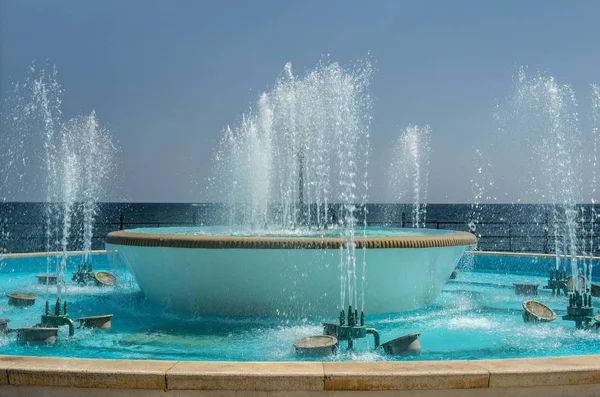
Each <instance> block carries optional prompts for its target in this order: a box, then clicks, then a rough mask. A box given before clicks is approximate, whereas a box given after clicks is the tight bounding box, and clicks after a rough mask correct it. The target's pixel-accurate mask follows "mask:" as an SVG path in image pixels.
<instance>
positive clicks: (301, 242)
mask: <svg viewBox="0 0 600 397" xmlns="http://www.w3.org/2000/svg"><path fill="white" fill-rule="evenodd" d="M354 242H355V244H356V248H358V249H361V248H368V249H377V248H434V247H453V246H462V245H474V244H477V238H476V237H475V236H474V235H473V234H471V233H467V232H455V231H453V232H451V233H448V234H443V235H434V236H396V237H366V238H364V237H356V238H355V239H354ZM106 243H107V244H114V245H127V246H136V247H168V248H209V249H228V248H229V249H231V248H238V249H339V248H340V247H341V246H343V245H344V242H343V241H342V240H341V239H340V238H331V237H328V238H308V237H307V238H298V237H238V236H189V235H187V236H180V235H169V234H143V233H132V232H128V231H126V230H120V231H117V232H111V233H109V234H108V235H107V236H106Z"/></svg>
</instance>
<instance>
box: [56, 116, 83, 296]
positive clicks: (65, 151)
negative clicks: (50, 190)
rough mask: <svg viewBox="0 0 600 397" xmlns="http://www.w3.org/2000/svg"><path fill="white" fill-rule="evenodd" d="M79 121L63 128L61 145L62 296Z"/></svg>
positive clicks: (76, 173)
mask: <svg viewBox="0 0 600 397" xmlns="http://www.w3.org/2000/svg"><path fill="white" fill-rule="evenodd" d="M78 132H79V131H78V129H77V122H76V120H69V121H68V122H67V123H65V124H64V125H63V126H62V128H61V131H60V133H61V140H60V146H59V152H58V153H59V158H60V160H61V161H60V163H59V165H60V166H59V167H58V170H57V171H58V173H57V177H58V178H57V181H58V183H57V185H58V192H59V194H60V197H59V200H60V201H59V202H60V203H61V206H62V208H61V215H62V220H61V226H62V230H61V240H60V246H61V256H60V261H59V262H57V269H56V274H57V276H58V277H57V286H58V297H59V298H61V295H62V287H63V284H64V275H65V271H66V269H67V258H68V256H69V252H68V251H69V240H70V237H71V224H72V216H73V207H74V205H75V203H76V200H77V196H78V194H79V187H80V186H79V183H78V182H79V180H80V175H79V174H80V171H81V169H80V163H79V160H80V159H79V157H78V156H77V152H76V138H77V133H78Z"/></svg>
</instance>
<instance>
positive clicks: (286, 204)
mask: <svg viewBox="0 0 600 397" xmlns="http://www.w3.org/2000/svg"><path fill="white" fill-rule="evenodd" d="M371 73H372V72H371V65H370V63H369V62H363V63H359V64H358V65H356V67H355V68H354V69H352V70H345V69H343V68H342V67H341V66H340V65H338V64H337V63H323V64H321V65H319V66H318V67H317V68H315V69H314V70H313V71H310V72H309V73H307V74H306V76H303V77H298V76H295V75H294V74H293V73H292V67H291V65H290V64H287V65H286V66H285V69H284V71H283V74H282V75H281V76H280V78H279V79H278V81H277V83H276V84H275V87H274V88H273V89H272V90H271V91H269V92H266V93H263V94H261V95H260V96H259V100H258V105H257V110H256V111H249V112H248V113H247V114H244V116H243V117H242V121H241V122H240V124H239V125H237V126H233V127H227V128H225V129H224V131H223V135H222V139H221V142H220V145H219V148H218V150H217V152H216V155H215V170H216V171H215V177H214V178H212V179H211V185H210V189H211V191H212V193H213V194H214V195H215V197H216V199H217V200H218V201H223V200H225V201H226V204H227V208H228V210H226V211H228V214H229V215H228V217H229V225H227V226H224V227H192V228H160V229H152V228H146V229H133V230H128V231H127V230H126V231H118V232H112V233H110V234H109V235H108V237H107V239H106V243H107V249H108V250H115V251H118V253H119V254H120V256H121V257H122V258H123V260H124V262H125V263H126V264H127V266H128V268H129V269H130V271H131V272H132V274H133V275H134V277H135V278H136V281H137V283H138V285H139V286H140V288H141V289H142V291H143V293H144V295H145V296H146V297H147V298H148V299H149V300H151V301H153V302H157V303H160V304H162V305H166V306H168V307H171V308H176V309H179V310H184V311H195V312H199V313H209V314H219V315H280V316H314V315H330V314H331V313H336V312H339V311H340V310H341V309H342V308H344V307H347V306H348V305H349V306H352V307H354V308H360V311H366V312H368V313H370V314H376V313H390V312H397V311H403V310H411V309H416V308H420V307H424V306H427V305H430V304H431V303H432V302H433V300H434V299H435V298H436V296H437V295H438V293H439V292H440V290H441V288H442V287H443V285H444V283H445V282H446V280H447V278H448V275H449V274H451V272H452V270H453V269H454V267H455V266H456V264H457V262H458V260H459V259H460V257H461V256H462V254H463V252H464V250H465V249H466V247H467V246H469V245H472V244H474V243H475V241H476V239H475V238H474V236H473V235H471V234H468V233H460V232H452V231H444V230H435V231H434V230H423V231H417V230H416V229H415V230H403V229H381V228H371V227H368V226H367V221H366V215H367V214H366V210H365V204H366V202H367V197H368V196H367V193H368V175H367V166H368V155H369V150H370V149H369V139H368V137H369V124H370V119H371V116H370V108H371V98H370V94H369V91H368V88H369V81H370V76H371ZM412 137H415V139H416V140H418V141H419V142H420V143H416V146H415V145H413V144H412V141H411V139H412ZM428 137H429V128H428V127H424V128H420V127H410V128H409V129H408V130H407V138H406V139H407V142H409V141H410V142H409V143H411V145H409V146H408V149H407V150H410V151H411V152H414V151H416V150H417V149H419V148H421V147H422V148H424V149H423V150H424V152H423V153H419V154H418V157H419V158H420V159H421V160H422V161H424V163H423V166H424V167H425V168H426V161H425V159H426V153H425V152H427V151H428V149H426V147H428V139H429V138H428ZM419 150H420V149H419ZM415 172H416V173H417V174H419V175H421V174H424V175H426V171H425V169H416V170H415ZM412 176H413V175H412V174H411V177H412ZM425 180H426V177H424V178H423V181H422V182H420V184H422V183H424V182H425ZM422 194H423V196H424V194H425V192H422ZM418 201H420V200H418ZM419 205H420V204H419ZM419 208H421V207H419ZM417 212H418V213H417V214H415V217H416V220H415V221H416V222H417V223H418V224H419V225H422V222H423V221H424V220H423V219H422V216H424V214H422V210H421V209H419V210H418V211H417ZM367 274H368V279H369V280H370V281H369V282H368V283H367V281H366V280H367ZM217 280H218V282H217ZM333 280H339V284H338V285H337V286H336V285H335V283H334V282H332V281H333ZM223 291H226V292H223ZM336 294H337V295H339V299H338V300H336V299H335V298H334V297H335V296H336Z"/></svg>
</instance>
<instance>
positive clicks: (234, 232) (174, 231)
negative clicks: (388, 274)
mask: <svg viewBox="0 0 600 397" xmlns="http://www.w3.org/2000/svg"><path fill="white" fill-rule="evenodd" d="M344 230H345V229H340V228H338V227H330V228H328V229H327V230H324V229H321V230H319V229H316V228H313V229H307V228H298V229H295V230H289V229H278V228H269V229H247V228H231V227H227V226H194V227H190V226H187V227H146V228H137V229H127V231H128V232H130V233H141V234H168V235H176V236H179V235H186V236H189V235H192V236H237V237H257V236H261V237H315V238H327V237H339V236H340V233H343V232H344ZM449 233H453V231H451V230H441V229H440V230H438V229H414V228H404V229H401V228H397V227H367V228H365V235H366V236H367V237H399V236H407V237H409V236H439V235H444V234H449ZM356 235H357V237H361V236H363V230H362V229H360V230H359V229H357V231H356Z"/></svg>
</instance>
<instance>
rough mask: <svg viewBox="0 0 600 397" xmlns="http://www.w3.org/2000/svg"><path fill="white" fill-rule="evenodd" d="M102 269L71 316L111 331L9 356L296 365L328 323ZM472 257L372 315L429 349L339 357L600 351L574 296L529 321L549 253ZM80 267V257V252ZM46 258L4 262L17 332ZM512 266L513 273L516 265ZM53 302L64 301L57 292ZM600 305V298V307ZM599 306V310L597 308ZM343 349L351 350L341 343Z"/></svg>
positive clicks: (38, 289)
mask: <svg viewBox="0 0 600 397" xmlns="http://www.w3.org/2000/svg"><path fill="white" fill-rule="evenodd" d="M94 259H95V262H94V265H95V270H110V271H113V272H115V274H116V275H117V277H118V279H119V281H120V283H119V285H118V286H117V287H115V288H104V289H99V288H97V287H91V286H90V287H77V286H73V285H70V286H68V288H67V289H66V292H65V297H66V299H67V300H68V302H69V311H70V314H71V317H72V318H77V317H80V316H89V315H99V314H114V318H113V321H112V328H111V329H110V330H81V329H78V330H76V334H75V336H74V337H68V335H67V334H68V333H67V328H66V327H63V329H61V331H60V334H59V336H60V338H59V340H58V342H57V343H56V344H55V345H52V346H20V345H17V343H16V334H14V333H11V334H6V335H0V353H1V354H12V355H39V356H57V357H96V358H121V359H158V360H167V359H170V360H219V361H230V360H231V361H289V360H297V358H296V356H295V353H294V350H293V347H292V343H293V341H294V340H295V339H298V338H301V337H303V336H308V335H317V334H320V333H321V332H322V329H321V326H320V322H321V321H335V318H336V313H332V316H331V318H324V319H320V318H319V319H313V318H305V319H277V318H243V317H242V318H240V317H211V316H200V315H195V314H189V313H181V312H175V311H171V310H166V309H164V308H162V307H159V306H155V305H153V304H150V303H148V302H146V301H145V300H144V298H143V297H142V296H141V294H140V292H139V289H138V288H137V286H136V284H135V281H133V279H132V277H131V276H130V275H129V273H128V272H127V270H126V268H125V267H124V266H122V265H121V264H115V265H113V266H112V267H111V265H110V264H109V262H108V259H107V257H106V256H105V255H100V256H95V257H94ZM471 259H472V261H471V260H466V261H464V263H463V266H465V265H469V266H470V267H472V268H473V271H465V270H463V271H461V272H460V273H459V276H458V278H457V279H456V280H450V281H449V282H448V283H447V284H446V286H445V287H444V290H443V292H442V293H441V295H440V296H439V297H438V298H437V300H436V301H435V304H434V305H433V306H431V307H429V308H426V309H421V310H415V311H411V312H405V313H391V314H387V315H381V316H368V315H367V317H366V322H367V325H368V326H370V327H374V328H377V329H378V330H379V332H380V333H381V340H382V342H384V341H387V340H390V339H393V338H395V337H398V336H401V335H404V334H407V333H411V332H421V338H420V340H421V345H422V349H423V350H422V353H421V355H420V356H418V357H416V358H408V359H407V358H393V357H388V356H385V355H384V354H382V353H377V352H372V351H370V350H369V345H370V344H371V343H372V339H368V340H360V341H357V343H356V345H355V346H356V349H355V351H354V352H351V353H348V352H344V351H342V352H340V354H338V355H336V356H334V357H333V358H331V360H341V361H346V360H355V361H361V360H362V361H373V360H396V359H398V360H415V359H418V360H458V359H488V358H516V357H541V356H561V355H583V354H599V353H600V333H596V332H593V331H584V330H576V329H575V327H574V324H573V323H572V322H566V321H562V320H561V319H560V317H561V315H563V314H564V313H565V310H566V305H567V301H566V298H565V297H562V296H561V297H552V296H551V295H550V293H549V292H546V291H544V290H542V289H541V288H540V295H538V296H537V298H535V299H537V300H540V301H542V302H544V303H546V304H547V305H549V306H550V307H552V308H553V309H554V310H555V311H556V314H557V316H558V319H557V320H556V321H554V322H552V323H549V324H528V323H524V322H523V320H522V318H521V312H522V307H521V304H522V302H523V300H524V299H527V298H526V297H523V296H515V294H514V291H513V287H512V284H513V283H514V282H536V283H539V284H540V286H541V285H543V284H544V282H545V276H544V275H543V273H542V272H545V270H546V267H547V266H550V265H551V264H553V263H554V262H553V261H552V260H546V259H531V258H513V257H493V256H475V257H474V258H471ZM70 262H71V269H72V266H73V265H74V264H76V263H77V262H76V260H75V259H74V258H72V260H71V261H70ZM45 264H46V260H45V258H19V259H4V260H3V261H2V262H1V264H0V266H1V271H0V288H1V293H2V297H1V300H0V318H9V319H11V322H10V324H9V325H10V326H11V328H18V327H27V326H31V325H32V324H35V323H37V322H39V319H40V315H41V314H42V312H43V310H44V297H45V294H46V287H45V286H44V285H38V284H37V281H36V279H35V275H36V274H37V273H43V272H45V268H46V265H45ZM510 269H513V271H514V273H511V272H510V271H509V270H510ZM18 291H21V292H25V291H27V292H32V293H35V294H37V295H38V296H39V298H38V300H37V302H36V304H35V305H34V306H32V307H28V308H15V307H11V306H8V303H7V302H8V299H7V297H6V296H5V294H6V293H8V292H18ZM50 298H51V303H53V302H54V300H55V299H56V296H55V294H54V293H53V291H52V290H51V291H50ZM597 302H599V303H600V300H597ZM594 305H595V306H596V305H597V304H596V303H594ZM596 307H598V306H596ZM342 346H344V345H343V344H342Z"/></svg>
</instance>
